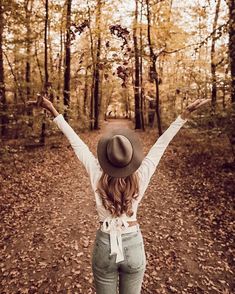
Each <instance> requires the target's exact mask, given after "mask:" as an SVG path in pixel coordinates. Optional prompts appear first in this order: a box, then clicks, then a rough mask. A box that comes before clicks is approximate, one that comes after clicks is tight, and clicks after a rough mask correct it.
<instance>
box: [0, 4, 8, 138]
mask: <svg viewBox="0 0 235 294" xmlns="http://www.w3.org/2000/svg"><path fill="white" fill-rule="evenodd" d="M3 7H4V6H3V1H2V0H0V107H1V106H2V112H3V114H2V115H1V116H0V117H1V119H0V124H1V136H2V137H4V136H5V134H6V123H7V116H6V111H7V101H6V91H5V79H4V65H3V29H4V17H3V13H4V8H3ZM0 110H1V109H0Z"/></svg>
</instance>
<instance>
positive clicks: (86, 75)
mask: <svg viewBox="0 0 235 294" xmlns="http://www.w3.org/2000/svg"><path fill="white" fill-rule="evenodd" d="M83 97H84V98H83V114H84V115H86V114H87V97H88V68H87V67H86V73H85V85H84V95H83Z"/></svg>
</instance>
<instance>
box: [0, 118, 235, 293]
mask: <svg viewBox="0 0 235 294" xmlns="http://www.w3.org/2000/svg"><path fill="white" fill-rule="evenodd" d="M124 126H129V127H132V125H131V123H130V122H128V121H126V120H112V121H109V122H105V123H104V125H103V128H102V130H100V131H95V132H92V133H90V132H86V133H82V134H81V135H80V136H81V138H82V139H83V140H84V141H85V142H86V143H87V144H88V146H89V147H90V149H91V150H92V151H93V152H94V153H96V144H97V141H98V139H99V137H100V135H101V134H102V133H103V132H104V131H106V130H107V129H108V128H110V127H124ZM138 136H140V139H141V140H142V142H143V144H144V151H145V153H147V151H148V150H149V148H150V147H151V146H152V144H153V143H154V142H155V140H156V131H155V130H147V131H146V132H145V133H144V132H141V131H138ZM1 155H2V156H1V159H0V168H1V175H0V182H1V187H0V193H1V203H0V211H1V223H0V232H1V240H0V250H1V255H0V271H1V275H0V293H83V294H88V293H95V290H94V287H93V280H92V272H91V261H90V260H91V252H92V246H93V240H94V237H95V232H96V229H97V224H98V218H97V216H96V212H95V201H94V197H93V194H92V191H91V188H90V184H89V179H88V176H87V174H86V172H85V169H84V168H83V166H82V165H81V163H80V162H79V161H78V160H77V159H76V157H75V155H74V153H73V151H72V149H71V147H70V146H69V144H68V142H67V140H66V139H65V138H64V137H63V135H59V136H56V137H52V138H50V139H48V140H47V145H46V146H45V147H43V148H34V149H27V150H26V149H25V148H20V147H19V146H18V147H13V146H12V145H9V146H8V147H7V148H6V146H5V147H4V152H2V153H1ZM232 160H233V158H232V155H231V150H230V146H229V143H228V140H227V138H226V136H225V135H221V134H220V135H218V133H217V132H213V131H207V130H204V131H203V130H200V131H199V130H197V129H189V128H188V127H187V125H185V127H183V128H182V129H181V130H180V131H179V133H178V134H177V135H176V137H175V138H174V140H173V141H172V142H171V144H170V145H169V147H168V148H167V150H166V152H165V154H164V156H163V157H162V159H161V162H160V164H159V166H158V168H157V171H156V172H155V174H154V176H153V177H152V179H151V183H150V185H149V187H148V189H147V191H146V194H145V196H144V199H143V201H142V203H141V205H140V208H139V212H138V219H139V223H140V226H141V228H142V233H143V236H144V241H145V248H146V254H147V260H148V264H147V270H146V274H145V278H144V284H143V290H142V293H144V294H145V293H156V294H158V293H159V294H164V293H169V294H170V293H183V294H190V293H195V294H200V293H205V294H206V293H223V294H229V293H230V294H232V293H233V289H234V282H233V280H234V279H233V276H234V268H233V261H234V237H233V236H234V201H233V196H234V195H233V194H234V169H232V168H231V165H230V164H229V163H230V162H231V161H232ZM127 294H128V293H127Z"/></svg>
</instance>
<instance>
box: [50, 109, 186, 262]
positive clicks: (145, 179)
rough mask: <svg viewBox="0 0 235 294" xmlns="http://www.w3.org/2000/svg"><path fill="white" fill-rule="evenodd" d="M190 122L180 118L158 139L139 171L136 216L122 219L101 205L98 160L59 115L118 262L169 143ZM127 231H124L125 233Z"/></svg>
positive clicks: (135, 206)
mask: <svg viewBox="0 0 235 294" xmlns="http://www.w3.org/2000/svg"><path fill="white" fill-rule="evenodd" d="M186 121H187V119H185V120H184V119H182V118H181V116H180V115H179V116H178V117H177V118H176V120H175V121H174V122H172V123H171V125H170V126H169V128H168V129H167V130H166V131H165V132H164V133H163V134H162V135H161V136H160V137H159V138H158V140H157V141H156V142H155V143H154V145H153V146H152V147H151V149H150V150H149V152H148V154H147V155H146V156H145V158H144V159H143V161H142V163H141V165H140V167H139V168H138V170H137V173H138V176H139V195H138V197H137V199H136V200H133V204H132V210H133V215H132V216H131V217H128V216H127V215H126V214H123V215H122V216H121V217H118V218H114V217H112V215H111V214H110V212H109V211H108V210H106V209H105V208H104V206H103V204H102V200H101V198H100V196H99V195H98V193H96V185H97V183H98V181H99V179H100V177H101V175H102V169H101V167H100V165H99V162H98V160H97V159H96V157H95V156H94V155H93V154H92V153H91V151H90V150H89V148H88V146H87V145H86V144H85V143H84V142H83V141H82V140H81V138H80V137H79V136H78V135H77V134H76V133H75V132H74V130H73V129H72V128H71V127H70V126H69V124H68V123H67V122H66V121H65V119H64V117H63V116H62V114H60V115H58V116H57V117H56V118H55V119H54V122H55V123H56V124H57V126H58V127H59V129H60V130H61V131H62V132H63V133H64V135H65V136H66V137H67V139H68V140H69V142H70V144H71V146H72V148H73V150H74V152H75V154H76V155H77V157H78V159H79V160H80V161H81V162H82V163H83V165H84V167H85V169H86V171H87V173H88V175H89V177H90V182H91V186H92V189H93V191H94V194H95V201H96V208H97V213H98V216H99V219H100V221H101V222H103V223H104V225H103V227H102V230H103V231H104V232H107V233H109V234H110V241H111V255H112V254H117V258H116V262H120V261H122V260H123V259H124V256H123V251H122V242H121V234H123V233H127V232H131V231H133V230H134V229H136V228H135V227H129V228H128V223H127V222H128V221H136V216H137V209H138V205H139V203H140V201H141V199H142V197H143V196H144V192H145V190H146V189H147V187H148V184H149V181H150V178H151V177H152V175H153V173H154V172H155V170H156V167H157V165H158V163H159V161H160V159H161V157H162V155H163V153H164V151H165V150H166V147H167V146H168V145H169V143H170V141H171V140H172V139H173V137H174V136H175V135H176V133H177V132H178V131H179V130H180V128H181V127H182V126H183V125H184V123H185V122H186ZM123 227H124V229H123Z"/></svg>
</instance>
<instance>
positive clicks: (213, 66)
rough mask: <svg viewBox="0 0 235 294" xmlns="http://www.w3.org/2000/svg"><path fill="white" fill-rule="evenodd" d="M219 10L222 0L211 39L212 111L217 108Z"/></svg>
mask: <svg viewBox="0 0 235 294" xmlns="http://www.w3.org/2000/svg"><path fill="white" fill-rule="evenodd" d="M219 10H220V0H217V3H216V9H215V17H214V22H213V30H212V32H213V34H212V41H211V78H212V81H211V83H212V89H211V104H212V111H213V112H215V108H216V100H217V85H216V84H217V83H216V67H217V64H216V60H215V42H216V40H217V38H218V37H217V36H216V28H217V22H218V17H219Z"/></svg>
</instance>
